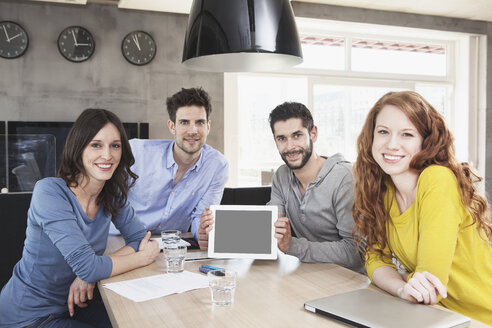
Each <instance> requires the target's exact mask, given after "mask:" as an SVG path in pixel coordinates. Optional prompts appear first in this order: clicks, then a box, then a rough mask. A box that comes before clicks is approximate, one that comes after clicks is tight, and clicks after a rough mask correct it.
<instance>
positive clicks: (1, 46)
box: [0, 21, 29, 59]
mask: <svg viewBox="0 0 492 328" xmlns="http://www.w3.org/2000/svg"><path fill="white" fill-rule="evenodd" d="M28 46H29V37H28V36H27V33H26V30H24V28H23V27H22V26H20V25H19V24H17V23H14V22H10V21H2V22H0V57H2V58H7V59H13V58H17V57H20V56H22V55H23V54H24V53H25V52H26V50H27V47H28Z"/></svg>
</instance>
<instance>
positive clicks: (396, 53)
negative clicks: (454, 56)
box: [352, 39, 446, 76]
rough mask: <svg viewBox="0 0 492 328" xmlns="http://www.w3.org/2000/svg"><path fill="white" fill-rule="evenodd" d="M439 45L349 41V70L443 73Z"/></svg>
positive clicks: (425, 73) (438, 74)
mask: <svg viewBox="0 0 492 328" xmlns="http://www.w3.org/2000/svg"><path fill="white" fill-rule="evenodd" d="M445 49H446V48H445V47H444V46H442V45H430V44H419V43H405V42H393V41H391V42H389V41H378V40H368V39H353V40H352V70H353V71H361V72H378V73H394V74H418V75H431V76H446V51H445Z"/></svg>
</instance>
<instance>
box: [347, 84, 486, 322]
mask: <svg viewBox="0 0 492 328" xmlns="http://www.w3.org/2000/svg"><path fill="white" fill-rule="evenodd" d="M357 149H358V156H357V162H356V163H355V165H354V178H355V203H354V208H353V214H354V220H355V224H356V228H355V233H356V235H358V236H359V237H358V238H359V239H358V243H359V244H361V243H362V242H363V240H365V242H366V269H367V274H368V276H369V278H370V279H371V280H372V282H373V283H375V284H376V285H377V286H378V287H380V288H382V289H384V290H385V291H387V292H389V293H390V294H393V295H395V296H398V297H400V298H402V299H405V300H407V301H410V302H421V303H425V304H435V303H438V302H439V303H440V304H441V305H443V306H445V307H447V308H449V309H451V310H454V311H456V312H460V313H462V314H464V315H466V316H469V317H471V318H473V319H476V320H479V321H482V322H484V323H487V324H489V325H492V247H491V245H492V243H491V241H492V224H491V220H490V216H489V208H488V203H487V200H486V199H485V198H484V197H482V196H480V195H479V194H478V192H477V189H476V186H475V184H476V183H477V182H479V181H481V178H480V177H478V176H477V175H476V174H475V173H474V172H473V171H472V169H471V168H470V166H469V165H468V164H466V163H458V161H457V160H456V158H455V155H454V146H453V137H452V135H451V133H450V131H449V130H448V128H447V127H446V124H445V122H444V119H443V117H442V116H441V115H440V114H439V113H438V112H437V111H436V110H435V109H434V108H433V107H432V106H431V105H430V104H429V103H428V102H427V101H426V100H425V99H424V98H422V96H420V95H419V94H417V93H415V92H410V91H404V92H390V93H388V94H386V95H384V96H383V97H382V98H381V99H379V100H378V102H377V103H376V104H375V105H374V107H373V108H372V109H371V110H370V112H369V114H368V116H367V119H366V122H365V124H364V127H363V129H362V132H361V134H360V135H359V138H358V139H357Z"/></svg>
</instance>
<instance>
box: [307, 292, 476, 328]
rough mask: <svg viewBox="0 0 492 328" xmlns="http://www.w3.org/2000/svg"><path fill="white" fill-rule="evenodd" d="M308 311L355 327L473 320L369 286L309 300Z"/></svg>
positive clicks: (450, 323) (435, 324)
mask: <svg viewBox="0 0 492 328" xmlns="http://www.w3.org/2000/svg"><path fill="white" fill-rule="evenodd" d="M304 308H305V309H306V310H308V311H311V312H314V313H319V314H323V315H326V316H328V317H330V318H332V319H335V320H339V321H341V322H343V323H345V324H347V325H350V326H354V327H371V328H372V327H374V328H379V327H380V328H383V327H388V328H389V327H391V328H393V327H399V328H405V327H412V328H413V327H435V328H441V327H442V328H449V327H468V326H469V325H470V319H469V318H467V317H465V316H463V315H461V314H458V313H455V312H450V311H446V310H440V309H438V308H435V307H432V306H428V305H423V304H412V303H409V302H406V301H404V300H402V299H399V298H397V297H393V296H391V295H389V294H384V293H381V292H378V291H374V290H369V289H359V290H354V291H352V292H348V293H343V294H338V295H333V296H328V297H324V298H319V299H316V300H312V301H309V302H306V303H305V304H304Z"/></svg>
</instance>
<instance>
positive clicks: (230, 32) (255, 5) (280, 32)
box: [182, 0, 302, 72]
mask: <svg viewBox="0 0 492 328" xmlns="http://www.w3.org/2000/svg"><path fill="white" fill-rule="evenodd" d="M182 62H183V64H184V65H185V66H186V67H188V68H190V69H194V70H199V71H209V72H255V71H273V70H278V69H281V68H286V67H292V66H295V65H297V64H300V63H302V50H301V44H300V42H299V34H298V33H297V26H296V22H295V19H294V13H293V11H292V7H291V5H290V1H289V0H193V4H192V6H191V11H190V16H189V20H188V28H187V30H186V37H185V43H184V49H183V60H182Z"/></svg>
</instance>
